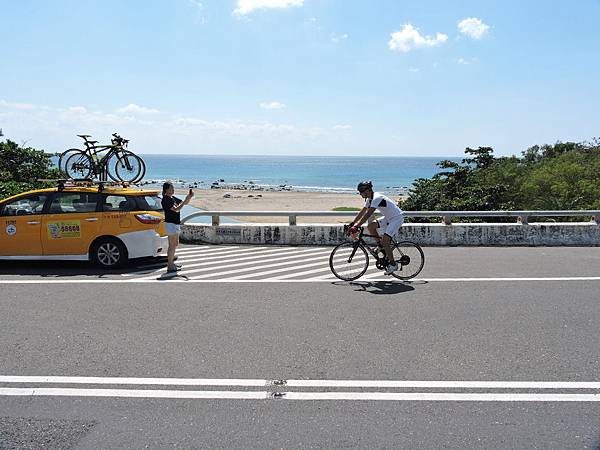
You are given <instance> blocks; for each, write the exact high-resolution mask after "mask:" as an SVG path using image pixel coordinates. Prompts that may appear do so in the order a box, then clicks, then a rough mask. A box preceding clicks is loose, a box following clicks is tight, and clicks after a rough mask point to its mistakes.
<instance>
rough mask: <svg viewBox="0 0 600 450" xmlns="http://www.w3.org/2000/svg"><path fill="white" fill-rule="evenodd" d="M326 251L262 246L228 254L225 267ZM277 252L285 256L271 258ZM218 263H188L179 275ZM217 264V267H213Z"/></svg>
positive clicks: (249, 264) (206, 269)
mask: <svg viewBox="0 0 600 450" xmlns="http://www.w3.org/2000/svg"><path fill="white" fill-rule="evenodd" d="M324 251H327V250H326V249H314V248H310V249H302V250H292V251H290V250H289V249H281V248H278V249H269V248H265V247H262V249H261V250H258V249H257V250H255V251H254V252H252V253H251V254H252V256H244V257H242V258H237V257H236V256H235V254H229V255H228V256H227V259H229V260H231V261H234V262H233V264H229V265H228V266H227V267H229V268H231V267H241V266H249V267H248V268H247V269H246V270H251V269H253V268H255V267H256V266H257V265H260V263H257V262H256V261H257V260H260V259H264V260H265V261H279V260H282V259H291V258H302V257H304V256H307V255H311V254H313V253H321V252H324ZM278 254H284V255H286V256H283V257H279V258H273V256H275V257H277V256H278ZM219 264H221V265H222V264H224V261H223V259H221V260H220V261H216V264H215V261H214V259H213V260H209V261H205V262H202V263H197V264H188V265H186V266H185V267H184V270H182V271H181V272H179V275H186V276H188V275H190V274H193V273H199V272H210V271H214V270H215V269H218V268H219V267H218V265H219ZM215 266H217V267H215ZM153 278H154V276H150V277H144V278H142V279H153Z"/></svg>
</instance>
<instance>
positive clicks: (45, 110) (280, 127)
mask: <svg viewBox="0 0 600 450" xmlns="http://www.w3.org/2000/svg"><path fill="white" fill-rule="evenodd" d="M272 103H273V102H272ZM274 103H277V102H274ZM14 105H22V104H19V103H10V104H9V103H8V102H6V101H3V100H0V123H1V124H2V128H3V131H4V134H5V135H6V136H7V137H8V138H10V139H12V140H16V141H19V140H27V141H29V142H30V144H31V145H33V146H34V147H39V148H44V149H45V150H47V151H52V152H55V151H62V150H64V149H65V148H70V147H73V146H74V145H76V144H79V139H78V138H77V137H76V135H77V134H89V135H92V136H94V138H96V139H97V140H99V141H101V142H105V141H106V142H107V141H108V140H109V138H110V135H111V134H112V133H115V132H117V133H119V134H121V135H122V136H125V137H127V138H128V139H131V145H130V146H131V149H132V150H133V151H140V152H148V153H160V152H163V153H164V152H165V149H169V151H173V152H180V153H192V152H200V153H212V154H221V153H233V154H239V152H242V153H250V154H257V153H263V152H267V153H269V152H273V153H286V152H287V153H294V152H297V151H299V150H302V149H305V148H306V146H307V145H313V146H317V147H318V148H320V149H322V150H323V151H325V150H327V149H329V148H331V146H333V145H334V144H336V143H338V141H337V139H339V132H337V131H334V130H332V129H331V127H320V126H312V127H311V126H308V127H307V126H297V125H294V124H285V123H283V124H279V123H273V122H271V121H266V120H261V121H258V120H236V119H227V120H218V119H217V120H215V119H212V118H210V117H198V116H186V115H181V114H173V113H167V112H160V111H156V110H154V111H156V112H155V113H153V114H147V115H143V114H121V113H119V112H117V111H118V109H116V108H115V109H113V112H110V111H109V112H105V111H99V110H92V109H90V108H86V107H83V106H74V107H46V106H40V105H29V106H30V108H28V109H23V108H20V109H18V108H16V107H14ZM128 106H129V105H128ZM126 108H127V107H126ZM139 108H142V107H139ZM120 109H121V110H122V109H124V108H120ZM128 109H129V110H131V109H132V108H128ZM133 109H136V108H133ZM144 109H149V108H144ZM198 142H201V143H202V144H201V146H198V145H197V144H195V143H198ZM315 151H316V150H315Z"/></svg>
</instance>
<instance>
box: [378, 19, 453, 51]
mask: <svg viewBox="0 0 600 450" xmlns="http://www.w3.org/2000/svg"><path fill="white" fill-rule="evenodd" d="M391 36H392V37H391V39H390V41H389V42H388V47H389V48H390V50H394V51H398V52H402V53H406V52H409V51H411V50H413V49H415V48H423V47H436V46H438V45H441V44H443V43H444V42H446V41H447V40H448V36H447V35H445V34H442V33H437V34H436V36H435V37H431V36H423V35H422V34H421V33H419V29H418V28H415V27H413V26H412V25H411V24H406V25H404V27H403V28H402V30H401V31H396V32H394V33H392V35H391Z"/></svg>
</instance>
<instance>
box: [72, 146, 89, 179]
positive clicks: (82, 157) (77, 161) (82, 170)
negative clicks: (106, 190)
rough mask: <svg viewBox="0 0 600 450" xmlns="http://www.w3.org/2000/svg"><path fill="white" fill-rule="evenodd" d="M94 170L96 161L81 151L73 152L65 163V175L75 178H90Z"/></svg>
mask: <svg viewBox="0 0 600 450" xmlns="http://www.w3.org/2000/svg"><path fill="white" fill-rule="evenodd" d="M93 172H94V163H93V162H92V160H91V159H90V157H89V156H88V155H87V154H86V153H84V152H83V151H81V152H80V153H73V154H72V155H71V156H69V158H68V159H67V162H66V163H65V175H66V176H67V178H72V179H73V180H80V179H86V180H87V179H89V178H90V175H91V174H92V173H93Z"/></svg>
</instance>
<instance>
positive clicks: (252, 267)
mask: <svg viewBox="0 0 600 450" xmlns="http://www.w3.org/2000/svg"><path fill="white" fill-rule="evenodd" d="M319 253H323V250H321V251H318V250H313V251H312V252H310V253H308V252H305V253H304V254H301V255H288V256H281V257H277V258H269V259H268V261H269V262H270V264H264V265H260V267H261V268H265V269H266V268H269V267H276V266H281V265H282V264H283V261H286V260H291V261H289V262H288V263H286V264H294V263H295V262H296V261H295V260H297V259H298V258H299V257H300V258H303V257H307V256H316V255H318V254H319ZM250 264H251V265H248V262H244V263H239V264H230V265H229V266H227V267H229V268H231V267H241V268H239V269H234V270H227V271H225V272H217V273H210V274H206V276H205V277H215V276H222V275H230V274H233V273H242V272H247V271H249V270H255V269H256V268H257V266H256V264H255V263H250ZM242 266H246V267H242ZM209 270H211V268H204V269H194V270H191V271H185V270H183V271H182V272H181V274H182V275H187V274H188V273H196V272H201V271H209Z"/></svg>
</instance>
